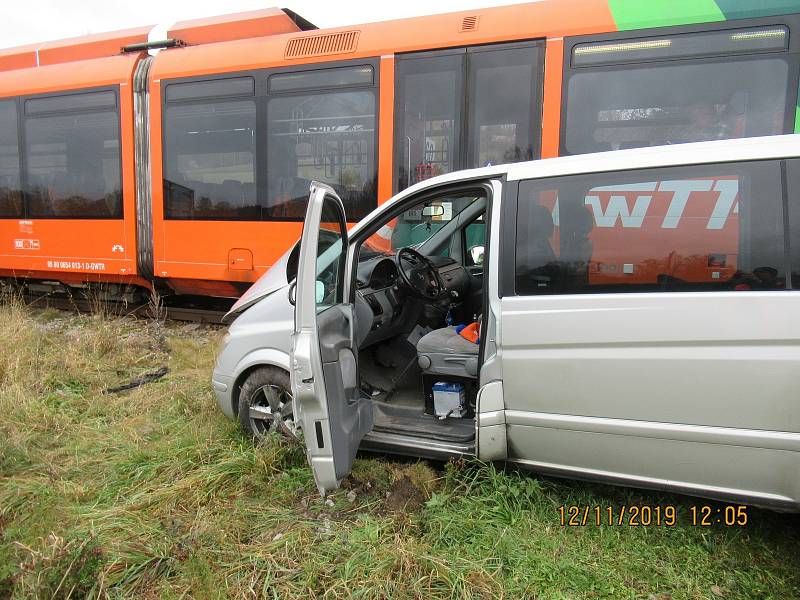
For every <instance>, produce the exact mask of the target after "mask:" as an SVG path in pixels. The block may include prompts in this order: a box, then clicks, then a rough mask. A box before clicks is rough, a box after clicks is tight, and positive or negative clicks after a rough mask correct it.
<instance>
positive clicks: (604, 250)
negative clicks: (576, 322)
mask: <svg viewBox="0 0 800 600" xmlns="http://www.w3.org/2000/svg"><path fill="white" fill-rule="evenodd" d="M784 265H785V257H784V221H783V211H782V189H781V175H780V167H779V164H778V163H777V162H766V161H764V162H748V163H739V164H715V165H703V166H691V167H671V168H660V169H648V170H638V171H626V172H624V173H597V174H590V175H580V176H574V177H557V178H550V179H541V180H530V181H525V182H522V183H521V184H520V188H519V200H518V207H517V232H516V267H515V269H516V273H515V280H516V292H517V293H518V294H523V295H532V294H580V293H608V292H654V291H666V292H688V291H723V290H727V291H737V292H744V291H748V290H780V289H785V287H786V272H785V267H784Z"/></svg>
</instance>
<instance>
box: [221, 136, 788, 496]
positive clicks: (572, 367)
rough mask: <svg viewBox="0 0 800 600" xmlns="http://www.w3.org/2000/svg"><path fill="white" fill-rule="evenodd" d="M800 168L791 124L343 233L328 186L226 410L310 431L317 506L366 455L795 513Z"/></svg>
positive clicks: (514, 170) (229, 361)
mask: <svg viewBox="0 0 800 600" xmlns="http://www.w3.org/2000/svg"><path fill="white" fill-rule="evenodd" d="M798 157H800V136H798V135H789V136H774V137H768V138H751V139H743V140H734V141H720V142H704V143H699V144H686V145H680V146H664V147H651V148H639V149H633V150H623V151H618V152H607V153H602V154H594V155H581V156H572V157H563V158H556V159H551V160H541V161H535V162H527V163H516V164H510V165H503V166H496V167H487V168H484V169H477V170H471V171H462V172H458V173H451V174H448V175H443V176H440V177H436V178H433V179H430V180H428V181H425V182H422V183H419V184H417V185H415V186H413V187H411V188H408V189H406V190H404V191H403V192H402V193H400V194H398V195H397V196H395V197H394V198H392V199H391V200H389V201H388V202H386V203H384V204H382V205H381V206H379V207H378V208H377V209H376V210H374V211H373V212H372V213H371V214H370V215H369V216H367V217H366V218H365V219H363V220H362V221H361V222H360V223H358V224H357V225H355V226H353V227H352V228H351V229H350V230H349V231H348V229H347V226H346V223H347V215H346V212H345V209H344V206H345V205H346V204H347V195H346V190H345V189H342V190H338V193H337V190H334V189H332V188H330V187H327V186H325V185H321V184H314V185H312V188H311V194H310V200H309V205H308V212H307V215H306V219H305V224H304V228H303V235H302V239H301V242H300V244H299V245H298V246H296V247H295V248H294V249H293V250H292V251H290V252H288V253H287V254H286V255H285V256H284V257H283V258H282V259H281V261H280V262H279V263H277V264H276V265H274V266H273V268H272V269H271V270H270V271H269V272H268V273H267V274H265V275H264V277H263V278H262V279H261V280H260V281H259V282H257V283H256V284H255V285H254V286H253V288H251V290H249V291H248V293H247V294H246V295H245V296H244V297H242V298H241V300H240V301H239V302H238V303H237V304H236V305H235V306H234V308H233V310H232V312H231V317H235V321H234V322H233V324H232V325H231V327H230V331H229V333H228V335H227V337H226V343H225V347H224V348H223V350H222V351H221V353H220V356H219V360H218V363H217V366H216V368H215V371H214V375H213V385H214V389H215V392H216V395H217V398H218V401H219V405H220V407H221V408H222V410H223V411H224V412H225V414H227V415H228V416H229V417H231V418H238V419H239V421H240V422H241V424H242V426H243V427H244V428H245V429H246V430H248V431H250V432H251V433H253V434H255V435H261V434H263V433H264V432H266V431H268V430H269V429H276V430H282V431H285V432H291V431H294V430H295V429H296V427H297V426H299V427H300V428H301V429H302V430H303V433H304V435H303V437H304V439H305V444H306V446H307V450H308V457H309V460H310V463H311V467H312V469H313V471H314V476H315V479H316V482H317V486H318V488H319V490H320V492H321V493H322V494H325V493H327V492H329V491H331V490H333V489H334V488H336V487H337V486H338V485H339V483H340V482H341V480H342V479H343V478H345V477H346V476H347V474H348V473H349V471H350V469H351V466H352V463H353V459H354V457H355V455H356V451H357V450H358V448H359V447H370V448H375V449H381V450H383V451H389V452H397V453H404V454H411V455H417V456H425V457H434V458H443V457H448V456H459V455H476V456H477V457H478V458H480V459H483V460H492V461H494V460H504V461H508V462H511V463H516V464H518V465H520V466H523V467H526V468H530V469H532V470H535V471H538V472H542V473H549V474H552V475H558V476H565V477H574V478H585V479H597V480H602V481H606V482H612V483H620V484H626V485H633V486H638V487H644V488H653V489H665V490H673V491H678V492H684V493H689V494H693V495H697V496H703V497H709V498H717V499H724V500H730V501H739V502H747V503H752V504H756V505H764V506H771V507H773V508H777V509H781V510H798V509H800V319H798V318H795V317H796V316H797V315H798V314H800V292H795V291H793V288H794V287H795V286H797V287H798V288H800V158H798ZM343 200H344V202H343ZM793 315H794V316H793ZM475 323H478V325H475ZM462 325H464V326H467V325H472V326H471V327H468V328H467V329H466V331H464V330H462V327H460V326H462ZM476 328H479V331H478V332H477V333H478V336H479V337H478V339H474V335H473V336H470V335H465V333H466V332H472V333H473V334H474V333H476Z"/></svg>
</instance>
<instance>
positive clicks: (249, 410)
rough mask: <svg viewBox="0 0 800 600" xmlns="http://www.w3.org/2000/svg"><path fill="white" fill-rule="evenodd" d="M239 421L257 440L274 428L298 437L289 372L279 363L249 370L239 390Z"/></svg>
mask: <svg viewBox="0 0 800 600" xmlns="http://www.w3.org/2000/svg"><path fill="white" fill-rule="evenodd" d="M276 413H280V415H281V416H280V418H276V417H275V415H276ZM239 425H240V426H241V428H242V429H243V430H244V432H245V433H247V434H249V435H251V436H253V438H255V439H256V440H261V439H263V438H264V437H265V436H266V435H267V434H269V433H273V432H274V433H281V434H283V435H285V436H286V437H289V438H292V439H297V426H296V424H295V420H294V407H293V404H292V386H291V383H290V382H289V373H287V372H286V371H284V370H283V369H280V368H278V367H258V368H257V369H255V370H254V371H251V372H250V374H249V375H248V376H247V378H246V379H245V381H244V383H243V384H242V387H241V389H240V390H239Z"/></svg>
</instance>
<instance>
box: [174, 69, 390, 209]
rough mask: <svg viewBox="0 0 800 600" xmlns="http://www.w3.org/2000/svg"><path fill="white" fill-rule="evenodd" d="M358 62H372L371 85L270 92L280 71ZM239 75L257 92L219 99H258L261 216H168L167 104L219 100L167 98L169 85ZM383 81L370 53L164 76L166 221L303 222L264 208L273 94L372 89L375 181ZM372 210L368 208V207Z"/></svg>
mask: <svg viewBox="0 0 800 600" xmlns="http://www.w3.org/2000/svg"><path fill="white" fill-rule="evenodd" d="M358 66H370V67H372V71H373V78H372V79H373V81H372V84H371V85H364V84H358V85H347V86H335V87H331V88H321V89H315V90H306V89H303V90H298V91H294V90H293V91H290V92H274V93H270V92H269V78H270V77H272V76H273V75H281V74H286V73H297V72H303V71H317V70H322V69H332V68H338V67H358ZM238 77H252V78H253V80H254V81H255V96H229V97H225V98H222V97H220V98H219V99H220V100H232V101H235V100H237V99H243V98H254V100H255V103H256V156H255V165H256V181H255V183H256V200H257V206H258V209H259V217H258V219H252V218H235V219H234V218H226V219H221V218H218V217H195V218H177V217H168V216H167V207H166V202H167V197H166V195H165V194H164V193H163V179H164V177H163V173H164V172H165V168H164V167H165V165H166V161H167V153H166V151H165V150H166V147H167V141H166V135H167V128H166V127H165V126H164V124H165V118H166V109H167V106H174V105H176V104H189V103H205V102H209V101H213V100H216V98H206V97H203V98H197V99H187V100H171V101H169V102H167V94H166V88H167V87H168V86H170V85H174V84H179V83H194V82H206V81H212V80H217V79H231V78H238ZM380 85H381V74H380V57H377V56H369V57H364V58H357V59H347V60H341V59H338V60H330V61H321V62H314V63H307V64H299V65H288V66H280V67H279V66H272V67H263V68H257V69H246V70H240V71H232V72H226V73H220V74H217V75H210V74H203V75H200V76H192V77H179V78H173V79H168V80H162V81H161V83H160V88H159V92H160V100H159V104H160V109H161V113H160V121H161V136H160V138H161V149H162V152H161V167H162V182H161V183H160V185H159V187H160V189H161V193H162V199H161V215H162V216H161V218H162V220H164V221H182V222H192V221H215V222H220V223H241V222H246V223H270V222H277V223H280V222H301V221H302V217H298V218H295V217H273V216H270V215H268V214H267V213H266V211H265V202H266V199H267V197H268V191H269V184H268V177H269V174H268V172H267V139H268V137H269V127H268V123H267V105H268V103H269V100H270V98H273V97H275V98H277V97H287V96H292V95H295V94H299V95H303V94H308V93H313V92H316V93H327V92H328V91H330V92H334V93H335V92H337V91H347V90H359V91H360V90H372V91H373V93H374V96H375V116H374V118H375V127H374V139H373V148H374V161H375V176H376V184H377V178H378V177H379V175H380V147H379V138H378V135H379V124H380V117H381V102H380ZM376 187H377V186H376ZM377 206H378V195H377V192H376V194H375V198H373V199H372V203H371V207H372V209H374V208H375V207H377ZM368 212H369V211H368Z"/></svg>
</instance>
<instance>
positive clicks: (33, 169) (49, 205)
mask: <svg viewBox="0 0 800 600" xmlns="http://www.w3.org/2000/svg"><path fill="white" fill-rule="evenodd" d="M53 100H55V99H53ZM56 106H57V105H56V104H53V105H52V107H53V108H55V107H56ZM25 140H26V145H25V164H26V168H27V183H26V186H27V188H26V192H27V203H28V216H29V217H33V218H72V219H115V218H122V188H121V180H120V146H119V144H120V142H119V120H118V116H117V112H116V111H113V112H112V111H92V112H81V113H77V112H76V113H69V114H65V115H58V114H57V115H51V116H41V117H34V118H26V119H25Z"/></svg>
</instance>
